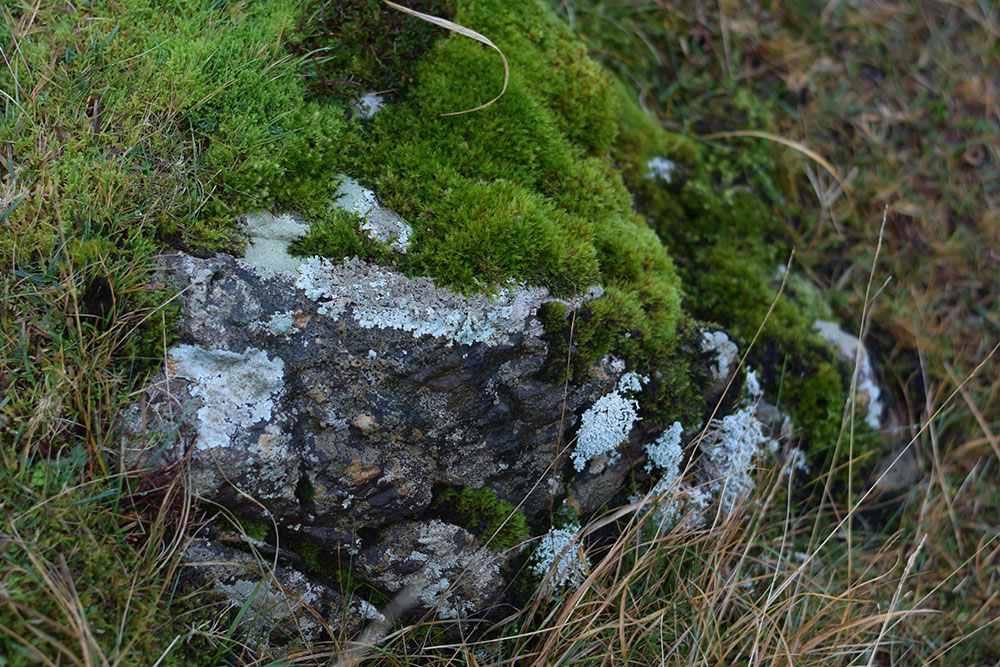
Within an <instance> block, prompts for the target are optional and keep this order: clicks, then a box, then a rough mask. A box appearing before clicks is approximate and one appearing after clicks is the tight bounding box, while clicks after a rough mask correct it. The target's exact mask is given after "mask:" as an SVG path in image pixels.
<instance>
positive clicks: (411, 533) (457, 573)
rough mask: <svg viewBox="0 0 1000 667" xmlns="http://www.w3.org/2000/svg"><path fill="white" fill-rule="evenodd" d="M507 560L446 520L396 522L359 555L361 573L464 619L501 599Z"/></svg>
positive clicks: (443, 613)
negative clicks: (502, 572) (405, 590)
mask: <svg viewBox="0 0 1000 667" xmlns="http://www.w3.org/2000/svg"><path fill="white" fill-rule="evenodd" d="M505 560H506V558H505V557H504V556H503V555H502V554H499V553H497V552H494V551H490V550H489V549H488V548H486V547H484V546H483V545H481V544H479V542H478V541H477V540H476V538H474V537H473V536H472V535H471V534H470V533H469V532H468V531H466V530H465V529H463V528H460V527H458V526H454V525H451V524H447V523H444V522H442V521H429V522H406V523H397V524H395V525H393V526H390V527H389V528H387V529H386V530H385V531H383V532H382V533H381V534H380V535H379V538H378V540H377V542H376V544H374V545H373V546H371V547H369V548H367V549H365V550H364V551H363V552H361V555H360V556H359V557H358V565H359V568H360V570H361V576H362V577H364V578H365V579H366V580H367V581H369V582H370V583H373V584H375V585H376V586H378V587H379V588H381V589H382V590H385V591H389V592H390V593H397V592H400V591H402V590H404V589H408V592H409V597H410V598H411V600H412V601H413V603H414V604H415V605H416V606H419V607H422V608H424V609H432V610H434V611H435V612H436V613H437V615H438V616H439V617H440V618H446V619H464V618H468V617H469V616H471V615H473V614H475V613H477V612H482V611H484V610H487V609H488V608H489V607H490V605H491V603H493V602H495V601H496V600H497V598H498V597H499V594H500V591H501V589H502V588H503V585H504V580H503V578H502V577H501V576H500V567H501V565H502V563H503V562H504V561H505Z"/></svg>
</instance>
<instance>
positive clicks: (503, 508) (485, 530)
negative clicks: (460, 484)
mask: <svg viewBox="0 0 1000 667" xmlns="http://www.w3.org/2000/svg"><path fill="white" fill-rule="evenodd" d="M431 509H433V510H439V511H443V512H444V513H445V514H446V515H448V516H449V518H452V515H453V520H454V521H455V523H456V524H457V525H460V526H461V527H463V528H465V529H466V530H468V531H469V532H470V533H472V534H473V535H475V536H476V539H478V540H479V541H480V542H482V543H483V544H486V545H487V546H489V548H490V549H493V550H495V551H504V550H505V549H511V548H513V547H516V546H517V545H519V544H521V543H522V542H524V541H525V540H527V539H528V537H529V535H530V533H529V531H528V522H527V520H526V519H525V518H524V514H522V513H521V511H520V510H518V509H515V508H514V506H513V505H511V504H510V503H508V502H507V501H506V500H503V499H501V498H498V497H497V495H496V493H494V492H493V491H492V490H491V489H489V488H482V489H455V488H448V489H445V490H444V491H443V492H442V493H441V495H439V496H438V497H437V498H436V499H435V500H434V504H433V505H432V507H431Z"/></svg>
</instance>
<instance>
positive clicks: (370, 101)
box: [351, 93, 385, 118]
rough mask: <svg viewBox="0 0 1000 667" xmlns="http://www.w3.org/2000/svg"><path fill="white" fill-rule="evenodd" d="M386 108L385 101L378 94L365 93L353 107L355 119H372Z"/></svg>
mask: <svg viewBox="0 0 1000 667" xmlns="http://www.w3.org/2000/svg"><path fill="white" fill-rule="evenodd" d="M384 106H385V100H383V99H382V96H381V95H379V94H378V93H365V94H364V95H362V96H361V97H360V98H359V99H358V101H357V102H355V103H354V104H352V105H351V107H352V111H353V112H354V117H355V118H371V117H372V116H374V115H375V114H377V113H378V112H379V111H381V110H382V107H384Z"/></svg>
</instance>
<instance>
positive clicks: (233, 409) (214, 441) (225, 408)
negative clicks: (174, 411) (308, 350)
mask: <svg viewBox="0 0 1000 667" xmlns="http://www.w3.org/2000/svg"><path fill="white" fill-rule="evenodd" d="M284 368H285V365H284V362H283V361H282V360H281V358H280V357H275V358H274V359H271V358H269V357H268V354H267V352H265V351H264V350H259V349H256V348H248V349H247V350H245V351H244V352H242V353H238V352H230V351H228V350H206V349H205V348H203V347H199V346H197V345H177V346H174V347H172V348H171V349H170V351H169V353H168V356H167V365H166V373H167V375H168V377H171V376H172V377H180V378H185V379H187V380H189V381H190V382H191V389H190V393H191V395H192V396H194V397H198V398H200V399H201V400H202V403H203V405H202V406H201V407H200V408H199V409H198V412H197V418H198V438H197V439H196V440H195V443H194V444H195V447H196V448H197V449H211V448H215V447H228V446H229V442H230V439H231V438H232V436H233V434H234V433H235V432H236V430H237V429H238V428H244V429H246V428H250V427H252V426H254V425H255V424H258V423H260V422H266V421H268V420H270V419H271V416H272V413H273V411H274V409H275V407H276V404H277V402H278V401H279V400H280V398H281V396H282V394H283V393H284Z"/></svg>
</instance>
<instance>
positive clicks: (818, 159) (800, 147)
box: [697, 130, 854, 208]
mask: <svg viewBox="0 0 1000 667" xmlns="http://www.w3.org/2000/svg"><path fill="white" fill-rule="evenodd" d="M730 137H755V138H757V139H767V140H768V141H773V142H775V143H778V144H781V145H783V146H788V147H789V148H791V149H793V150H796V151H798V152H799V153H802V154H803V155H805V156H806V157H808V158H809V159H810V160H812V161H813V162H815V163H816V164H818V165H819V166H821V167H823V168H824V169H826V170H827V171H828V172H829V173H830V175H831V176H833V178H834V180H836V181H837V185H839V186H840V188H841V189H842V190H843V191H844V194H845V195H847V199H848V201H850V202H851V208H854V200H853V199H851V190H850V188H848V187H847V183H846V182H845V181H844V179H843V178H841V176H840V174H839V173H837V169H836V168H835V167H834V166H833V165H832V164H830V161H829V160H827V159H826V158H825V157H823V156H822V155H820V154H819V153H817V152H816V151H814V150H813V149H811V148H809V147H808V146H806V145H805V144H803V143H799V142H798V141H794V140H792V139H786V138H785V137H781V136H778V135H777V134H771V133H770V132H761V131H760V130H733V131H731V132H713V133H712V134H704V135H702V136H700V137H697V138H698V139H700V140H702V141H711V140H712V139H728V138H730Z"/></svg>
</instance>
